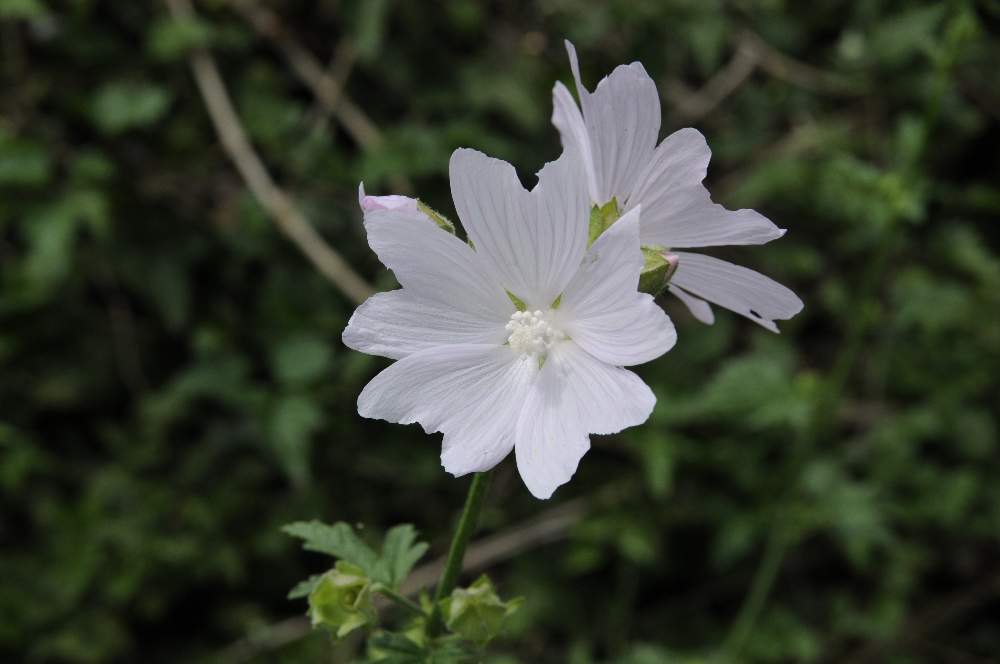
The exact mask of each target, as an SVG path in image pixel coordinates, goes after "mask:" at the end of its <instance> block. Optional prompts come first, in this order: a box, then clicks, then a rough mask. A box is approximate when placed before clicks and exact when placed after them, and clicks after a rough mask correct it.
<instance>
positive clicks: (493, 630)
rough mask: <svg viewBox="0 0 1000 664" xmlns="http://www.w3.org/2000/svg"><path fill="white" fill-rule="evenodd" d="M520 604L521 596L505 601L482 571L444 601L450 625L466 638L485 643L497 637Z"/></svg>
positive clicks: (446, 618) (447, 621)
mask: <svg viewBox="0 0 1000 664" xmlns="http://www.w3.org/2000/svg"><path fill="white" fill-rule="evenodd" d="M520 606H521V599H520V598H517V599H513V600H510V601H508V602H504V601H503V600H501V599H500V597H499V595H497V593H496V590H494V589H493V584H492V583H491V582H490V580H489V577H487V576H485V575H483V576H481V577H479V578H478V579H477V580H476V582H475V583H473V584H472V585H471V586H469V587H468V588H456V589H455V590H454V591H452V593H451V595H450V596H449V597H447V598H445V599H444V600H443V601H442V604H441V608H442V615H443V616H444V620H445V625H447V627H448V629H449V630H451V631H452V632H454V633H455V634H457V635H459V636H460V637H462V638H463V639H467V640H469V641H474V642H476V643H486V642H487V641H490V640H491V639H493V638H494V637H496V636H497V635H498V634H499V633H500V630H501V629H502V627H503V623H504V620H505V619H506V618H507V617H508V616H509V615H511V614H512V613H514V611H516V610H517V609H518V607H520Z"/></svg>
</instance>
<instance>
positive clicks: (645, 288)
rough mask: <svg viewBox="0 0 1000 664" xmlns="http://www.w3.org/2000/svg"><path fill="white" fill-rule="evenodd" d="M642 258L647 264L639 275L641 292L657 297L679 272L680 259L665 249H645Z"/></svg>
mask: <svg viewBox="0 0 1000 664" xmlns="http://www.w3.org/2000/svg"><path fill="white" fill-rule="evenodd" d="M642 257H643V258H644V259H645V263H644V264H643V266H642V272H640V273H639V290H640V291H641V292H643V293H649V294H650V295H652V296H653V297H656V296H657V295H659V294H660V293H662V292H663V290H664V289H665V288H666V287H667V284H669V283H670V278H671V277H672V276H674V273H675V272H677V266H678V264H679V258H678V256H677V255H676V254H671V253H669V252H668V251H667V250H666V249H664V248H663V247H656V246H653V247H643V248H642Z"/></svg>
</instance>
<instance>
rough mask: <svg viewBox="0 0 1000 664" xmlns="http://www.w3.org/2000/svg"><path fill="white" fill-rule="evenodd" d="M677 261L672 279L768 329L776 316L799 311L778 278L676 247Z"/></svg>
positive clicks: (799, 304)
mask: <svg viewBox="0 0 1000 664" xmlns="http://www.w3.org/2000/svg"><path fill="white" fill-rule="evenodd" d="M677 255H678V256H679V257H680V265H679V266H678V268H677V272H676V273H675V274H674V276H673V279H672V280H671V281H672V283H673V284H674V285H676V286H679V287H680V288H683V289H684V290H686V291H688V292H690V293H693V294H694V295H697V296H698V297H701V298H704V299H706V300H708V301H709V302H714V303H715V304H718V305H719V306H722V307H725V308H726V309H729V310H731V311H735V312H736V313H738V314H742V315H744V316H746V317H747V318H749V319H750V320H752V321H754V322H756V323H760V324H761V325H762V326H764V327H766V328H767V329H769V330H771V331H772V332H777V331H778V326H777V325H775V324H774V321H775V320H786V319H788V318H791V317H792V316H794V315H795V314H797V313H799V312H800V311H802V300H800V299H799V298H798V296H797V295H795V293H793V292H792V291H790V290H788V289H787V288H785V287H784V286H782V285H781V284H779V283H778V282H777V281H774V280H773V279H770V278H768V277H765V276H764V275H763V274H760V273H759V272H754V271H753V270H750V269H748V268H745V267H740V266H739V265H733V264H732V263H727V262H726V261H723V260H719V259H718V258H712V257H711V256H703V255H701V254H691V253H688V252H686V251H678V252H677Z"/></svg>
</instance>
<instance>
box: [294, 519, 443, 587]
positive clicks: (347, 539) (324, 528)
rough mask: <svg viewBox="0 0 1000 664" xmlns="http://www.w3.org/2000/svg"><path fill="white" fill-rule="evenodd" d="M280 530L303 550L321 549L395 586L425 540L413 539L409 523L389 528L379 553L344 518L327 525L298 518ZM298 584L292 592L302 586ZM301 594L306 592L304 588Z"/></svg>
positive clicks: (420, 552)
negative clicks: (301, 541)
mask: <svg viewBox="0 0 1000 664" xmlns="http://www.w3.org/2000/svg"><path fill="white" fill-rule="evenodd" d="M282 530H283V531H284V532H285V533H287V534H288V535H291V536H292V537H297V538H299V539H301V540H303V544H302V548H304V549H305V550H307V551H316V552H318V553H325V554H327V555H329V556H333V557H334V558H338V559H340V560H343V561H346V562H348V563H351V564H352V565H356V566H357V567H359V568H361V570H362V571H364V573H365V574H366V575H367V576H368V577H369V578H370V579H371V580H372V581H377V582H379V583H384V584H385V585H386V586H389V587H390V588H397V587H398V586H399V584H400V583H402V582H403V580H404V579H405V578H406V576H407V575H408V574H409V573H410V570H412V569H413V566H414V565H415V564H416V563H417V561H418V560H420V558H421V557H422V556H423V555H424V553H426V551H427V543H426V542H417V541H416V540H417V531H416V529H415V528H414V527H413V526H412V525H410V524H403V525H399V526H395V527H393V528H391V529H389V532H387V533H386V535H385V541H384V542H383V544H382V552H381V554H379V553H376V552H375V550H374V549H372V548H371V547H370V546H368V545H367V544H366V543H365V542H364V541H362V540H361V538H360V537H358V536H357V535H356V534H355V532H354V529H353V528H352V527H351V526H350V525H349V524H346V523H344V522H342V521H341V522H337V523H335V524H333V525H328V524H325V523H322V522H320V521H315V520H314V521H299V522H296V523H291V524H288V525H287V526H285V527H284V528H282ZM305 583H309V582H308V581H305V582H303V583H302V584H299V586H296V587H295V589H293V591H292V592H296V591H298V590H299V589H300V588H304V587H305V586H304V585H303V584H305ZM305 594H308V592H306V593H305Z"/></svg>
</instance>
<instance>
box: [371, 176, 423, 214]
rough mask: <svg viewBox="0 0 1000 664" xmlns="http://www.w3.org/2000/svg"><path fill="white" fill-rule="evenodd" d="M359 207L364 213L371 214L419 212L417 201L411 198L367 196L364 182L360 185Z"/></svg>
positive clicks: (393, 195) (394, 195)
mask: <svg viewBox="0 0 1000 664" xmlns="http://www.w3.org/2000/svg"><path fill="white" fill-rule="evenodd" d="M358 205H360V206H361V209H362V211H364V212H370V211H371V210H411V211H414V212H415V211H416V210H417V199H415V198H410V197H409V196H398V195H396V194H392V195H389V196H369V195H367V194H365V183H364V182H362V183H361V184H359V185H358Z"/></svg>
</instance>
